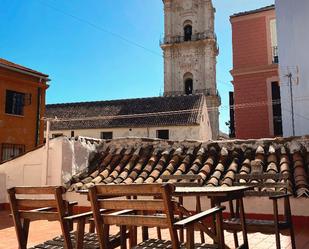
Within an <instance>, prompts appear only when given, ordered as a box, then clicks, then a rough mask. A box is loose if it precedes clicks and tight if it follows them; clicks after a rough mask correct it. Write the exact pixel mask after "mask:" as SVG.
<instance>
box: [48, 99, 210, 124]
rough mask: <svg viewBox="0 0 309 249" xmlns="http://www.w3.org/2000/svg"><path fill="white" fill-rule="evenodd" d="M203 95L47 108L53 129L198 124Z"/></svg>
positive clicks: (75, 104)
mask: <svg viewBox="0 0 309 249" xmlns="http://www.w3.org/2000/svg"><path fill="white" fill-rule="evenodd" d="M204 101H205V98H204V96H203V95H188V96H187V95H182V96H170V97H151V98H139V99H120V100H110V101H96V102H81V103H65V104H53V105H46V112H45V116H46V117H47V118H55V117H57V118H58V119H59V121H58V122H53V123H52V125H51V129H52V130H70V129H100V128H105V127H106V128H111V127H152V126H171V125H176V126H180V125H198V124H199V123H200V118H201V115H200V111H201V107H202V105H203V103H204Z"/></svg>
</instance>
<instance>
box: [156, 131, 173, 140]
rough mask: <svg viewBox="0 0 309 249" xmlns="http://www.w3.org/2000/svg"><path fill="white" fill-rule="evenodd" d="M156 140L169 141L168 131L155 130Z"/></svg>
mask: <svg viewBox="0 0 309 249" xmlns="http://www.w3.org/2000/svg"><path fill="white" fill-rule="evenodd" d="M157 138H160V139H169V138H170V134H169V130H157Z"/></svg>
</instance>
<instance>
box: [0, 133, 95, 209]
mask: <svg viewBox="0 0 309 249" xmlns="http://www.w3.org/2000/svg"><path fill="white" fill-rule="evenodd" d="M46 149H47V148H46V146H44V147H41V148H39V149H37V150H34V151H31V152H29V153H27V154H25V155H23V156H21V157H18V158H16V159H14V160H11V161H8V162H6V163H3V164H1V165H0V203H3V202H7V196H6V189H8V188H11V187H14V186H42V185H62V184H63V183H65V182H66V180H68V179H70V178H71V176H72V175H73V174H76V172H77V171H79V170H81V169H84V168H86V167H87V166H88V161H89V157H91V152H92V151H95V147H94V146H93V145H91V144H89V143H85V142H80V141H70V140H68V139H67V138H63V137H61V138H57V139H53V140H51V141H50V147H49V160H48V167H47V163H46V162H47V159H46V158H47V153H46ZM3 200H5V201H3Z"/></svg>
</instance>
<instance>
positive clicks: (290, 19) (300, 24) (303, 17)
mask: <svg viewBox="0 0 309 249" xmlns="http://www.w3.org/2000/svg"><path fill="white" fill-rule="evenodd" d="M296 2H297V3H295V1H291V0H276V12H277V30H278V43H279V64H280V76H281V77H280V79H281V99H282V101H281V105H282V116H283V134H284V136H291V135H292V115H291V98H290V89H289V84H288V78H287V77H286V76H285V75H286V74H288V73H289V72H291V73H292V74H293V78H292V79H293V94H294V98H293V102H294V110H295V115H294V117H295V132H296V135H305V134H309V119H308V117H309V108H308V105H309V84H308V83H309V60H308V44H309V33H308V24H309V15H308V13H309V1H308V0H298V1H296ZM297 68H298V70H297ZM297 71H299V73H297ZM297 74H298V75H299V77H297ZM297 78H299V82H297Z"/></svg>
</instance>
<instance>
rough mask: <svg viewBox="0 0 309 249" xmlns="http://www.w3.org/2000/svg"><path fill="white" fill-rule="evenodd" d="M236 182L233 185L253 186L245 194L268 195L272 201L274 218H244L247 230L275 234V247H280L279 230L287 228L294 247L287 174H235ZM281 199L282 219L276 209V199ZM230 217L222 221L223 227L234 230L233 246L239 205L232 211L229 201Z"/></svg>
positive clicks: (238, 223)
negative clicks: (252, 188)
mask: <svg viewBox="0 0 309 249" xmlns="http://www.w3.org/2000/svg"><path fill="white" fill-rule="evenodd" d="M236 180H237V183H235V184H234V185H238V186H241V185H246V186H254V190H252V191H247V192H246V193H245V195H246V196H258V197H268V198H269V200H271V201H272V204H273V211H274V219H273V220H257V219H246V223H247V229H248V232H261V233H265V234H275V235H276V247H277V249H280V248H281V247H280V232H281V231H283V230H289V231H290V235H291V245H292V249H296V246H295V236H294V228H293V222H292V215H291V207H290V199H289V198H290V196H291V195H290V194H288V189H289V187H290V186H289V183H288V176H287V175H284V174H267V173H266V174H265V173H261V174H237V175H236ZM280 199H283V203H284V206H283V209H284V214H283V219H281V218H280V214H279V211H278V200H280ZM230 209H231V210H230V211H231V216H232V217H231V219H228V220H225V221H224V228H225V229H227V230H232V231H233V232H234V240H235V246H236V247H237V246H238V239H237V233H236V232H237V231H240V230H241V226H240V219H239V215H238V214H239V211H238V210H239V205H238V203H237V204H236V210H235V211H234V208H233V204H232V203H230Z"/></svg>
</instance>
